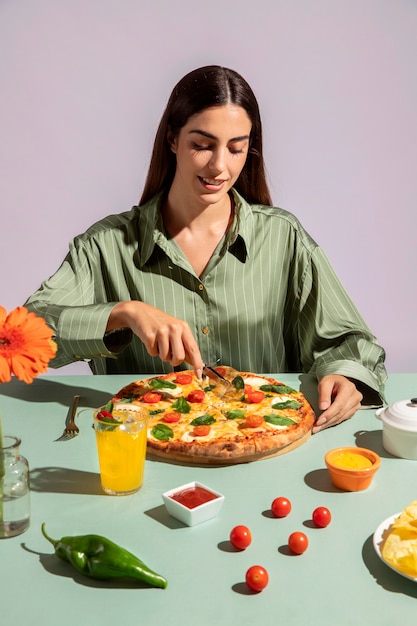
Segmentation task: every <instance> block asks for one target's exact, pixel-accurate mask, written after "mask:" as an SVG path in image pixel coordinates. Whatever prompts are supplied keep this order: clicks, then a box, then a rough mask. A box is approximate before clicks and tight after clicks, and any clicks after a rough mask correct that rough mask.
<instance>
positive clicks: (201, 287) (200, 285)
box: [198, 283, 204, 291]
mask: <svg viewBox="0 0 417 626" xmlns="http://www.w3.org/2000/svg"><path fill="white" fill-rule="evenodd" d="M198 288H199V290H200V291H203V289H204V285H202V284H201V283H200V284H199V285H198Z"/></svg>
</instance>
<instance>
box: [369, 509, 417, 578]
mask: <svg viewBox="0 0 417 626" xmlns="http://www.w3.org/2000/svg"><path fill="white" fill-rule="evenodd" d="M399 515H400V513H395V515H391V517H387V519H386V520H384V521H383V522H381V524H380V525H379V526H378V528H377V529H376V531H375V532H374V536H373V543H374V548H375V551H376V553H377V555H378V556H379V558H380V559H381V561H383V562H384V563H385V565H388V567H389V568H390V569H392V570H393V571H394V572H397V574H400V576H404V578H408V579H409V580H412V581H413V582H415V583H417V578H414V577H413V576H408V574H404V573H403V572H400V570H398V569H395V567H393V566H392V565H391V564H390V563H388V562H387V561H386V560H385V559H384V558H383V556H382V552H381V546H382V544H383V543H384V533H385V532H386V531H387V530H388V529H389V527H390V526H391V524H392V523H393V521H394V520H395V519H396V518H397V517H398V516H399Z"/></svg>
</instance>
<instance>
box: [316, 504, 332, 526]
mask: <svg viewBox="0 0 417 626" xmlns="http://www.w3.org/2000/svg"><path fill="white" fill-rule="evenodd" d="M312 519H313V522H314V523H315V525H316V526H318V527H319V528H326V526H328V525H329V524H330V522H331V521H332V514H331V513H330V511H329V509H326V507H325V506H318V507H317V508H316V509H314V511H313V515H312Z"/></svg>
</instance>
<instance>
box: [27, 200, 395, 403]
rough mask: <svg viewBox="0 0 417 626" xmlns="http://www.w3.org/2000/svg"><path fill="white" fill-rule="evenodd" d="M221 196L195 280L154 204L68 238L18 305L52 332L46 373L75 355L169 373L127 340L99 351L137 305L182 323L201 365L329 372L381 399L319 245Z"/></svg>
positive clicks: (295, 227)
mask: <svg viewBox="0 0 417 626" xmlns="http://www.w3.org/2000/svg"><path fill="white" fill-rule="evenodd" d="M233 193H234V195H235V205H236V211H235V217H234V220H233V223H232V225H231V227H230V229H229V230H228V232H227V234H226V235H225V237H224V238H223V240H222V241H221V242H220V244H219V245H218V247H217V249H216V250H215V252H214V254H213V256H212V258H211V260H210V262H209V263H208V265H207V267H206V269H205V271H204V273H203V274H202V276H201V277H198V276H197V275H196V274H195V272H194V271H193V269H192V267H191V266H190V264H189V262H188V261H187V259H186V257H185V256H184V254H183V253H182V252H181V249H180V248H179V247H178V245H177V244H176V243H175V241H173V240H172V239H170V238H169V236H168V234H167V233H166V231H165V229H164V226H163V223H162V219H161V214H160V204H161V196H157V197H156V198H154V199H153V200H152V201H150V202H148V203H147V204H146V205H144V206H142V207H133V208H132V209H131V210H130V211H129V212H126V213H122V214H120V215H111V216H109V217H107V218H105V219H103V220H101V221H99V222H98V223H96V224H94V225H93V226H92V227H91V228H89V229H88V230H87V231H86V232H85V233H84V234H83V235H80V236H78V237H75V239H74V240H73V241H72V242H71V243H70V250H69V253H68V255H67V257H66V258H65V260H64V262H63V263H62V265H61V267H60V268H59V269H58V271H57V272H56V273H55V274H54V275H53V276H52V277H51V278H49V279H48V280H46V281H44V282H43V284H42V285H41V288H40V289H39V290H38V291H37V292H36V293H34V294H33V295H32V296H31V297H30V298H29V300H28V301H27V303H26V306H27V307H28V308H29V309H31V310H33V311H35V312H36V313H37V314H38V315H41V316H43V317H44V318H45V320H46V321H47V323H48V324H49V325H50V326H51V327H52V328H53V329H54V330H55V333H56V340H57V342H58V345H59V350H58V353H57V356H56V358H55V360H54V361H53V362H51V365H52V366H53V367H60V366H62V365H66V364H68V363H70V362H73V361H76V360H80V359H85V360H88V361H90V366H91V369H92V370H93V372H94V373H97V374H103V373H132V374H143V373H149V374H152V373H162V372H167V371H170V370H172V367H171V366H170V365H169V364H167V363H163V362H162V361H161V360H160V359H159V358H158V357H151V356H149V354H148V353H147V351H146V349H145V347H144V345H143V344H142V342H141V341H140V340H139V339H138V338H137V337H136V336H134V337H133V338H132V340H131V341H129V342H128V345H127V346H126V347H125V348H124V349H123V350H122V351H121V352H119V353H117V354H116V353H113V352H110V351H109V350H108V349H107V348H106V343H105V340H104V335H105V328H106V324H107V319H108V316H109V313H110V311H111V309H112V307H113V306H114V304H115V303H117V302H119V301H126V300H141V301H143V302H147V303H148V304H151V305H152V306H154V307H157V308H158V309H161V310H163V311H165V312H167V313H170V314H171V315H173V316H175V317H177V318H180V319H182V320H185V321H186V322H187V323H188V324H189V326H190V328H191V330H192V331H193V333H194V336H195V338H196V340H197V343H198V345H199V347H200V351H201V355H202V357H203V361H204V362H206V363H212V362H215V361H217V359H220V362H221V363H223V364H227V365H232V366H233V367H235V368H236V369H238V370H241V371H252V372H258V373H261V372H275V373H279V372H287V371H294V372H305V373H307V372H310V373H315V374H316V376H317V378H318V379H320V378H321V377H322V376H323V375H325V374H330V373H333V374H334V373H338V374H343V375H345V376H347V377H350V378H354V379H356V380H359V381H361V382H362V383H364V384H365V385H367V386H368V387H370V388H371V389H373V390H375V391H377V392H379V393H380V394H382V393H383V385H384V381H385V378H386V372H385V368H384V365H383V362H384V351H383V350H382V348H381V347H379V346H378V344H377V342H376V340H375V337H374V336H373V335H372V333H371V331H370V330H369V328H368V326H367V325H366V323H365V322H364V320H363V319H362V317H361V315H360V314H359V312H358V310H357V308H356V307H355V305H354V304H353V303H352V301H351V299H350V298H349V296H348V295H347V293H346V291H345V289H344V288H343V286H342V285H341V283H340V281H339V280H338V278H337V276H336V275H335V273H334V271H333V269H332V267H331V265H330V263H329V261H328V260H327V258H326V256H325V255H324V253H323V251H322V250H321V248H320V247H319V246H318V245H317V244H316V243H315V242H314V241H313V240H312V239H311V237H310V236H309V235H308V234H307V233H306V231H305V230H304V229H303V228H302V226H301V225H300V223H299V222H298V220H297V219H296V218H295V217H294V216H293V215H291V214H290V213H288V212H286V211H284V210H282V209H278V208H274V207H269V206H261V205H249V204H248V203H247V202H246V201H245V200H244V199H243V198H242V197H241V196H240V195H239V194H237V193H236V192H235V191H234V192H233ZM184 367H186V365H185V364H184Z"/></svg>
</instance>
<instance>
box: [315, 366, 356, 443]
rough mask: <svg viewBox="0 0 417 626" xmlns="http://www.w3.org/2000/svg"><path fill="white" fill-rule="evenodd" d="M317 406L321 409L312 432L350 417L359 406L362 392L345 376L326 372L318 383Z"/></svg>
mask: <svg viewBox="0 0 417 626" xmlns="http://www.w3.org/2000/svg"><path fill="white" fill-rule="evenodd" d="M318 393H319V397H318V406H319V409H320V410H321V411H323V412H322V413H321V414H320V416H319V417H318V418H317V421H316V423H315V425H314V427H313V433H317V432H319V431H320V430H323V429H324V428H328V427H329V426H335V425H336V424H340V422H343V421H344V420H347V419H349V418H350V417H352V416H353V415H354V414H355V413H356V411H357V410H358V409H360V406H361V400H362V397H363V396H362V394H361V392H360V391H358V390H357V388H356V386H355V385H354V383H352V382H351V381H350V380H349V379H348V378H345V376H340V375H339V374H328V375H327V376H323V378H322V379H321V380H320V382H319V384H318Z"/></svg>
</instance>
